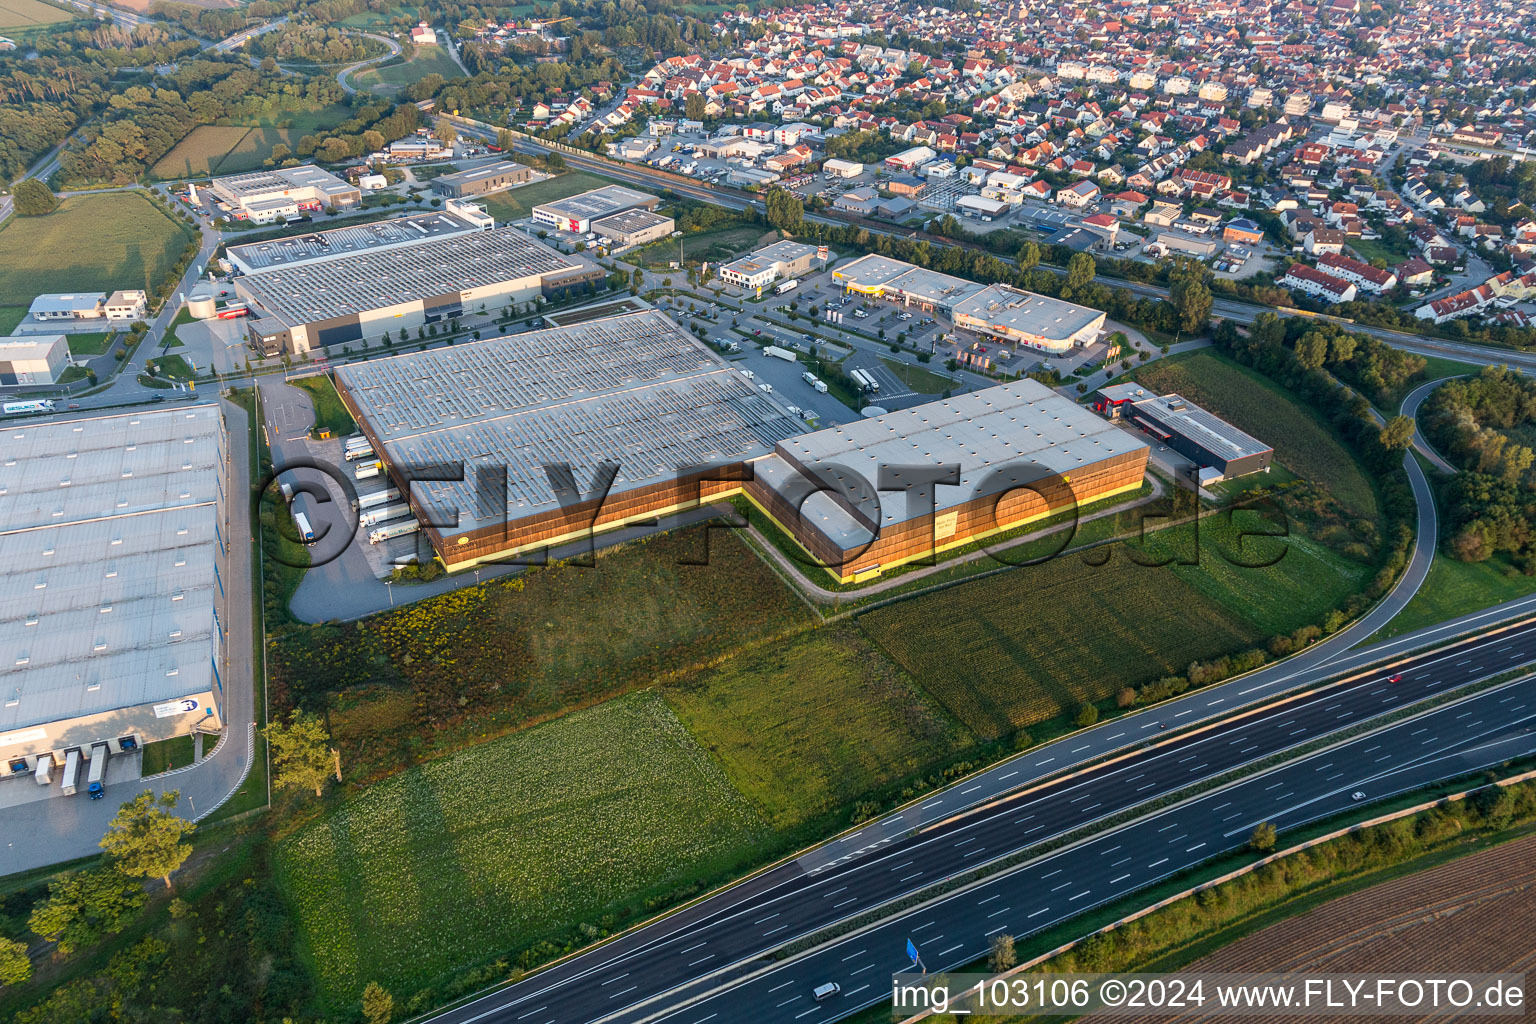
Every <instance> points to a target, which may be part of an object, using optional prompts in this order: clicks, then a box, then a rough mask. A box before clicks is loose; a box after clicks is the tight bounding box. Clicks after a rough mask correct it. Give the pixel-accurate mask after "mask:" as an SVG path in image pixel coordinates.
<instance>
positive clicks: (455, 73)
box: [352, 44, 464, 94]
mask: <svg viewBox="0 0 1536 1024" xmlns="http://www.w3.org/2000/svg"><path fill="white" fill-rule="evenodd" d="M434 73H435V74H439V75H442V76H443V77H444V78H463V77H464V72H463V71H460V70H459V66H458V65H457V64H455V63H454V62H453V58H452V57H450V56H449V55H448V51H447V50H445V49H444V48H443V47H441V46H437V45H434V44H427V45H425V46H418V47H416V53H415V55H414V56H412V57H411V59H410V60H408V61H403V62H401V63H398V64H388V63H386V64H383V65H377V66H374V67H371V68H366V69H364V70H362V71H359V72H358V73H357V74H355V75H353V76H352V85H353V86H354V87H355V88H357V89H360V90H372V91H373V92H376V93H381V94H392V93H396V92H399V91H400V90H401V89H403V88H405V87H406V86H407V85H410V84H411V83H412V82H415V81H418V80H420V79H422V78H425V77H426V76H428V75H430V74H434Z"/></svg>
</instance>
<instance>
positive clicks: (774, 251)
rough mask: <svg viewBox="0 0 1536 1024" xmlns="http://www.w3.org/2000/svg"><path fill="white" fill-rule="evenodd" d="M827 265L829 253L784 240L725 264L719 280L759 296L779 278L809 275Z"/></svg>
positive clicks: (821, 249)
mask: <svg viewBox="0 0 1536 1024" xmlns="http://www.w3.org/2000/svg"><path fill="white" fill-rule="evenodd" d="M826 262H827V251H826V249H824V248H818V247H816V246H814V245H806V244H804V243H803V242H792V241H790V240H788V239H784V240H782V241H778V242H774V243H773V244H772V245H765V246H763V247H762V248H761V249H758V250H757V251H756V252H753V253H752V254H751V255H749V256H743V257H741V258H740V259H738V260H732V261H731V262H729V263H725V264H722V265H721V267H720V280H722V281H726V282H729V283H730V284H734V285H737V286H738V287H741V288H746V289H749V290H756V291H759V292H760V291H761V290H762V289H764V288H766V287H768V286H769V285H770V284H772V283H773V282H775V281H777V280H779V279H780V278H791V277H800V276H801V275H802V274H809V273H810V272H811V270H812V268H814V267H816V266H818V265H825V264H826Z"/></svg>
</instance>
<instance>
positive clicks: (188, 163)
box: [150, 124, 253, 179]
mask: <svg viewBox="0 0 1536 1024" xmlns="http://www.w3.org/2000/svg"><path fill="white" fill-rule="evenodd" d="M252 130H253V129H251V128H246V127H231V126H219V125H211V124H200V125H198V126H197V127H196V128H193V129H192V130H191V131H190V132H188V133H187V134H186V136H185V137H183V138H182V140H181V141H180V142H178V143H176V145H175V146H173V147H171V151H170V152H169V153H167V154H165V156H163V157H161V158H160V159H159V161H157V162H156V163H155V166H154V167H152V168H150V174H151V175H152V176H154V177H156V178H160V179H171V178H193V177H204V176H207V175H210V174H214V173H216V172H217V171H218V167H219V164H220V162H221V161H223V159H224V157H225V156H226V155H228V153H229V151H230V150H232V149H234V148H235V147H236V146H238V145H239V144H240V142H241V140H242V139H244V138H245V137H246V136H247V135H249V134H250V133H251V132H252Z"/></svg>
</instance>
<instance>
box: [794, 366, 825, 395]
mask: <svg viewBox="0 0 1536 1024" xmlns="http://www.w3.org/2000/svg"><path fill="white" fill-rule="evenodd" d="M800 379H801V380H803V381H805V382H806V383H807V384H809V385H810V386H811V387H813V388H815V389H816V390H817V391H819V392H821V393H822V394H826V393H827V382H826V381H824V380H822V379H821V378H820V377H818V376H816V375H815V374H814V373H811V372H810V371H809V370H807V371H806V372H805V373H802V374H801V375H800Z"/></svg>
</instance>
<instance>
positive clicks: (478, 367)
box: [335, 310, 801, 569]
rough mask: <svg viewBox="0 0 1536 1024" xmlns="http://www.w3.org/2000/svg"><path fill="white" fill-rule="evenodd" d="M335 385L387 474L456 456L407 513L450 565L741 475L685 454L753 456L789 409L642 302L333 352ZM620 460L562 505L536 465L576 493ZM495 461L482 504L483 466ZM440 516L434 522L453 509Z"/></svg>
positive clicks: (680, 498)
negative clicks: (724, 475) (438, 345)
mask: <svg viewBox="0 0 1536 1024" xmlns="http://www.w3.org/2000/svg"><path fill="white" fill-rule="evenodd" d="M335 379H336V388H337V391H338V392H339V393H340V394H341V397H342V400H343V401H344V402H345V403H346V404H347V407H348V408H349V409H350V410H351V411H352V413H353V415H354V416H355V417H356V419H357V422H358V425H359V426H360V427H361V428H362V430H363V432H364V433H365V434H366V435H367V436H368V438H369V439H370V440H371V441H372V442H373V449H374V451H376V452H381V453H383V455H384V460H385V464H386V466H387V467H388V468H389V470H390V472H391V473H392V474H394V475H395V476H396V485H397V486H399V487H400V488H401V492H402V493H406V486H405V481H403V480H402V479H400V478H399V473H400V469H399V467H401V466H407V465H413V464H429V463H430V464H441V463H445V462H455V461H462V462H463V464H464V477H465V479H464V480H463V481H459V482H438V483H417V484H416V485H415V486H414V487H412V488H411V489H410V492H409V493H410V495H411V504H412V505H413V506H415V507H416V512H417V518H418V519H420V520H421V522H422V524H423V530H424V532H425V533H426V534H427V537H428V539H429V540H430V541H431V543H432V546H433V547H434V548H435V549H436V551H437V553H438V555H439V557H441V558H442V559H443V562H444V564H445V565H447V566H448V568H450V569H462V568H465V567H467V566H472V565H475V564H477V563H479V562H483V561H487V560H493V559H496V558H498V557H509V556H514V555H517V554H519V553H522V552H528V551H532V550H536V549H540V548H543V547H544V546H546V545H552V544H558V543H560V542H562V541H569V540H572V539H575V538H579V537H582V536H585V535H586V534H587V533H588V532H589V531H592V530H606V529H611V528H613V527H617V526H621V525H623V524H625V523H627V522H630V521H632V520H636V519H652V518H654V517H656V516H658V515H664V514H666V513H667V512H669V511H673V510H677V509H680V508H686V507H690V506H693V505H696V504H697V503H698V501H699V500H700V498H701V497H702V498H710V497H713V496H716V495H718V494H723V493H729V492H732V491H737V490H739V489H740V484H739V483H718V484H715V483H709V482H701V477H702V476H703V475H704V474H703V473H702V472H701V471H692V472H689V471H688V470H687V467H697V466H704V465H720V464H726V465H728V464H739V463H743V462H748V461H751V460H753V459H757V458H761V457H763V456H766V455H768V454H769V453H770V452H772V451H773V446H774V445H775V444H776V443H778V442H779V441H781V440H783V439H784V438H786V437H789V436H791V435H793V434H795V433H797V432H798V431H799V430H800V429H801V425H800V423H799V421H798V420H797V419H795V418H793V417H791V416H790V415H789V413H788V412H786V411H785V410H784V409H782V408H780V407H779V406H778V405H777V404H776V403H775V402H773V401H772V400H771V399H769V398H768V396H767V395H765V394H764V393H763V392H761V391H759V390H758V389H757V388H756V387H755V386H754V385H753V384H752V383H751V382H750V381H749V380H747V379H746V378H745V377H744V376H742V374H741V373H739V372H738V371H737V370H736V369H735V368H734V367H732V366H730V365H729V364H727V363H726V362H725V361H724V360H723V359H721V358H720V357H719V356H718V355H716V354H715V353H713V352H712V351H710V350H709V349H707V348H706V347H705V346H704V345H702V344H701V343H700V342H698V341H697V340H696V339H694V338H693V337H691V336H690V335H688V334H687V333H685V332H684V331H683V330H682V329H681V328H680V327H678V326H677V324H676V323H674V322H673V321H672V320H671V319H669V318H668V317H666V316H665V315H664V314H662V313H659V312H656V311H654V310H650V311H646V312H643V313H632V314H629V315H626V316H617V317H611V318H609V319H606V320H593V321H589V322H586V323H581V324H576V325H574V326H570V327H557V328H551V329H548V330H542V331H532V332H529V333H527V334H517V335H512V336H510V337H505V338H494V339H490V340H487V341H480V342H472V343H469V344H460V345H455V346H453V347H452V348H443V349H432V350H428V351H425V352H418V353H409V354H405V355H399V356H393V357H391V358H388V359H373V360H369V361H368V362H365V363H351V364H348V365H345V366H339V367H337V368H336V371H335ZM603 462H614V463H617V464H618V466H619V470H618V475H617V476H616V477H615V479H614V481H613V486H612V488H611V489H610V490H609V492H608V495H607V497H606V499H604V500H602V501H601V503H600V507H598V506H599V503H598V502H596V501H581V502H577V503H575V504H573V505H569V506H567V505H563V504H562V502H561V501H560V500H559V499H558V498H557V496H556V493H555V490H554V487H553V486H552V485H551V483H550V479H549V475H548V473H547V472H546V470H545V466H546V465H553V464H558V463H566V464H568V465H569V466H570V467H571V469H572V472H573V474H574V477H575V483H576V485H577V487H578V488H579V489H580V490H581V491H582V492H583V493H586V492H587V491H588V490H589V489H590V488H591V486H592V481H593V478H594V474H595V471H596V468H597V466H598V465H599V464H600V463H603ZM482 473H490V474H493V475H494V474H502V473H504V474H505V478H504V479H505V489H506V502H505V504H504V505H501V506H499V507H489V508H487V507H483V504H484V503H483V502H482V500H480V499H479V498H477V487H478V486H479V484H480V482H481V474H482ZM455 515H456V517H457V524H456V525H453V526H432V525H430V524H431V523H434V522H438V523H442V522H451V521H453V519H454V517H455Z"/></svg>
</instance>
